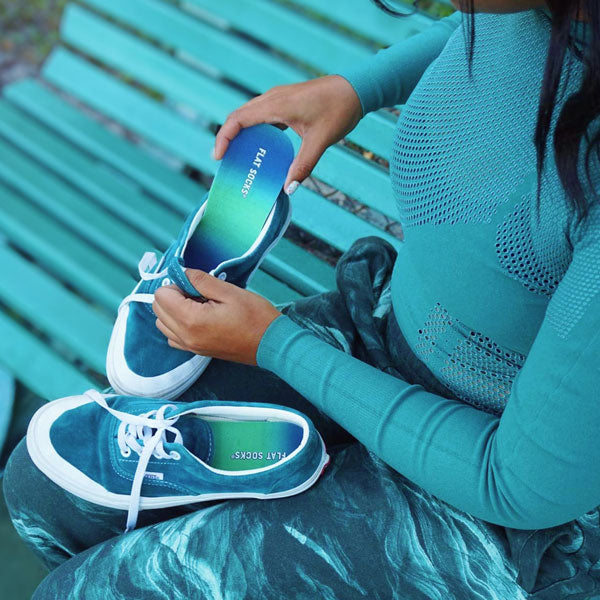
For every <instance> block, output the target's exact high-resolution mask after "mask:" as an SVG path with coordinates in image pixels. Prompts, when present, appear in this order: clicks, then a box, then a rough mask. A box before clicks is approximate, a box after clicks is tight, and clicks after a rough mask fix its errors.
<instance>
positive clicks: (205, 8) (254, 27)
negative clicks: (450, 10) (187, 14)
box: [92, 0, 372, 73]
mask: <svg viewBox="0 0 600 600" xmlns="http://www.w3.org/2000/svg"><path fill="white" fill-rule="evenodd" d="M92 1H93V2H94V3H95V4H98V3H100V2H102V0H92ZM109 1H111V2H114V1H115V0H109ZM186 5H189V6H191V7H195V8H200V9H202V12H204V13H206V14H210V15H215V16H217V17H219V18H220V19H223V20H224V21H226V22H227V23H228V24H230V25H231V26H233V27H235V28H236V29H237V30H239V31H241V32H243V33H244V34H246V35H250V36H252V37H254V38H256V39H259V40H260V41H261V42H263V43H264V44H266V45H268V46H269V47H271V48H277V49H278V50H281V51H283V52H285V53H286V54H287V55H289V56H292V57H294V58H297V59H299V60H301V61H302V62H304V63H307V64H309V65H311V66H312V67H314V68H316V69H318V70H319V71H321V72H323V73H329V72H331V71H334V70H338V69H347V68H348V67H352V66H353V65H354V64H355V63H356V62H358V61H362V60H365V59H366V58H368V57H369V56H370V55H371V54H372V50H371V48H369V47H368V46H366V45H364V44H363V43H362V42H360V41H357V40H356V39H352V38H350V37H349V36H346V35H343V34H342V33H340V32H339V31H336V30H335V29H333V28H332V27H329V26H327V25H326V24H323V23H319V22H317V21H314V20H313V19H309V18H307V17H305V16H304V15H302V14H299V13H298V12H296V11H293V10H289V8H287V7H284V6H281V5H279V4H275V3H272V2H269V1H265V0H244V2H239V0H219V2H214V1H213V0H186V2H185V4H184V8H185V6H186Z"/></svg>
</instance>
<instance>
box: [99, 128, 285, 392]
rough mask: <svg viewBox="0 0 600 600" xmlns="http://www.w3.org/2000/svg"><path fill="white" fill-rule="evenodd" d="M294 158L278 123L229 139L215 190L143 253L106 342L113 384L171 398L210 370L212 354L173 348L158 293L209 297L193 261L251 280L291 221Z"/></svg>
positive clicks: (242, 282)
mask: <svg viewBox="0 0 600 600" xmlns="http://www.w3.org/2000/svg"><path fill="white" fill-rule="evenodd" d="M257 130H258V131H257ZM257 148H258V149H257ZM268 159H270V162H269V160H268ZM292 159H293V147H292V145H291V142H290V141H289V139H288V138H287V136H286V135H285V134H284V133H283V132H282V131H281V130H279V129H278V128H276V127H273V126H271V125H257V126H255V127H250V128H247V129H243V130H242V131H241V132H240V134H238V136H236V138H235V139H234V140H233V141H232V142H231V144H230V146H229V148H228V150H227V153H226V155H225V157H224V158H223V162H222V164H221V165H220V167H219V170H218V172H217V175H216V177H215V180H214V182H213V185H212V186H211V189H210V191H209V193H208V194H207V195H206V196H205V197H204V199H203V201H202V203H201V205H200V206H199V207H198V208H197V209H196V210H195V211H193V212H192V213H191V214H190V215H189V217H188V218H187V220H186V222H185V224H184V226H183V228H182V229H181V232H180V234H179V237H178V239H177V240H176V241H175V242H174V243H173V244H172V245H171V246H170V248H169V249H168V250H167V251H166V252H165V254H164V255H163V257H162V258H161V260H160V262H159V261H158V260H157V258H156V255H155V254H154V253H151V252H149V253H146V254H145V255H144V256H143V258H142V260H141V261H140V264H139V273H140V281H139V283H138V284H137V286H136V287H135V289H134V290H133V292H132V293H131V294H130V295H129V296H127V297H126V298H125V299H124V300H123V302H122V303H121V306H120V307H119V311H118V316H117V320H116V323H115V326H114V329H113V332H112V336H111V340H110V343H109V347H108V353H107V358H106V373H107V376H108V379H109V381H110V384H111V385H112V387H113V388H114V390H115V391H117V392H118V393H120V394H125V395H130V396H145V397H153V398H163V399H172V398H175V397H177V396H179V395H180V394H182V393H183V392H184V391H185V390H186V389H187V388H188V387H190V386H191V385H192V384H193V383H194V381H196V379H197V378H198V377H199V376H200V375H201V374H202V372H203V371H204V370H205V369H206V367H207V366H208V363H209V362H210V358H209V357H206V356H200V355H197V354H192V353H190V352H184V351H182V350H177V349H175V348H172V347H171V346H169V344H168V340H167V338H166V337H165V336H164V335H163V334H162V333H161V332H160V331H159V330H158V329H157V328H156V324H155V321H156V316H155V314H154V312H153V310H152V306H151V305H152V302H153V301H154V293H155V292H156V290H157V289H158V288H159V287H160V286H162V285H170V284H175V285H177V286H178V287H179V288H180V289H181V290H182V291H183V292H185V293H186V294H187V295H189V296H191V297H195V298H198V299H199V300H200V301H203V300H205V298H204V297H203V296H202V295H201V294H200V293H199V292H198V291H197V290H196V289H195V288H194V286H193V285H192V284H191V283H190V281H189V279H188V277H187V276H186V269H187V268H193V269H202V270H203V271H206V272H208V273H210V274H211V275H214V276H215V277H218V278H220V279H226V280H227V281H228V282H230V283H233V284H235V285H237V286H239V287H242V288H244V287H246V286H247V284H248V281H249V280H250V278H251V277H252V275H253V274H254V273H255V272H256V270H257V269H258V267H259V265H260V264H261V262H262V260H263V259H264V258H265V256H266V255H267V253H268V252H269V251H270V250H271V249H272V248H273V247H274V246H275V244H276V243H277V242H278V241H279V240H280V239H281V237H282V236H283V234H284V233H285V230H286V229H287V226H288V224H289V222H290V218H291V204H290V201H289V198H288V196H287V195H286V194H285V193H284V192H283V191H282V190H281V188H282V185H283V182H284V179H285V176H286V174H287V169H288V168H289V164H290V163H291V161H292ZM258 165H260V166H258Z"/></svg>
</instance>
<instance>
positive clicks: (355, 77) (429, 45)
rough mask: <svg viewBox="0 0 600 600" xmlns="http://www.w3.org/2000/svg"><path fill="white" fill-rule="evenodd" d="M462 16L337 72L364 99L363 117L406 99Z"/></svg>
mask: <svg viewBox="0 0 600 600" xmlns="http://www.w3.org/2000/svg"><path fill="white" fill-rule="evenodd" d="M461 17H462V13H461V12H458V11H456V12H455V13H453V14H452V15H450V16H449V17H445V18H443V19H440V20H439V21H437V22H436V23H435V24H434V25H432V26H431V27H429V28H427V29H426V30H425V31H422V32H421V33H419V34H417V35H414V36H412V37H410V38H408V39H405V40H402V41H400V42H398V43H396V44H394V45H393V46H390V47H389V48H385V49H383V50H380V51H379V52H378V53H377V54H375V55H374V56H372V57H371V58H369V59H368V60H366V61H364V62H362V63H360V64H359V65H357V66H356V67H354V68H352V69H345V70H343V71H336V72H335V73H334V74H335V75H341V76H342V77H344V78H345V79H347V80H348V81H349V82H350V84H351V85H352V87H353V88H354V91H355V92H356V93H357V95H358V97H359V98H360V102H361V105H362V111H363V116H364V115H366V114H367V113H368V112H371V111H373V110H377V109H378V108H383V107H384V106H394V105H395V104H404V102H406V99H407V98H408V96H409V95H410V93H411V92H412V91H413V89H414V88H415V86H416V85H417V83H418V81H419V79H420V78H421V76H422V75H423V73H424V72H425V70H426V69H427V67H428V66H429V65H430V64H431V63H432V62H433V61H434V60H435V59H436V58H437V57H438V56H439V54H440V52H441V51H442V49H443V48H444V46H445V45H446V42H447V41H448V38H449V37H450V35H451V34H452V33H453V32H454V30H455V29H456V28H457V27H458V26H459V25H460V22H461Z"/></svg>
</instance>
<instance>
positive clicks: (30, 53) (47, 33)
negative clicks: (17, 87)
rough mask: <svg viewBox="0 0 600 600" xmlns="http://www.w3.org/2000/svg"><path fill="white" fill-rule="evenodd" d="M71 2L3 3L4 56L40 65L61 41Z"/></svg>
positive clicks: (0, 43) (0, 48) (0, 35)
mask: <svg viewBox="0 0 600 600" xmlns="http://www.w3.org/2000/svg"><path fill="white" fill-rule="evenodd" d="M66 2H67V0H0V52H4V53H11V54H14V55H16V56H17V57H18V58H20V59H24V60H27V61H29V62H32V63H35V64H38V63H40V62H41V61H42V60H43V59H44V58H45V57H46V55H47V54H48V52H50V49H51V48H52V47H53V46H54V44H56V42H57V41H58V26H59V23H60V17H61V14H62V10H63V8H64V6H65V4H66Z"/></svg>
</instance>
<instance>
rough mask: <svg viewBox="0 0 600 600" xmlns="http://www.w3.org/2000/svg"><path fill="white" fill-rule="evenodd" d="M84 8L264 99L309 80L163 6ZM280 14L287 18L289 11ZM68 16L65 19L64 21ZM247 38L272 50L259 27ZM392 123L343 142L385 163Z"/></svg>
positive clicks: (373, 118) (116, 1) (378, 119)
mask: <svg viewBox="0 0 600 600" xmlns="http://www.w3.org/2000/svg"><path fill="white" fill-rule="evenodd" d="M87 3H88V4H90V5H93V6H94V8H96V9H97V10H100V11H102V12H103V13H105V14H107V15H109V16H110V17H112V18H115V19H117V20H119V21H121V22H123V23H125V24H126V25H129V26H131V27H135V28H136V29H141V30H142V31H143V32H144V33H145V34H146V35H149V36H151V37H152V38H154V39H156V40H157V41H158V42H160V43H161V44H164V45H166V46H169V47H173V48H175V49H177V50H178V51H179V53H180V56H181V57H183V58H185V57H190V58H192V59H193V60H194V61H195V62H200V63H201V64H203V65H206V66H208V67H209V68H210V69H211V70H214V69H216V70H217V71H218V72H220V73H222V74H223V75H224V76H225V77H227V78H229V79H231V80H233V81H236V82H238V83H240V84H241V85H243V86H245V87H247V88H248V89H250V90H253V91H254V92H255V93H257V94H259V93H263V92H265V91H267V90H268V89H269V88H271V87H273V86H275V85H281V84H285V83H296V82H298V81H304V80H305V79H307V78H309V75H308V73H307V72H306V71H303V70H300V69H298V68H297V67H294V66H292V65H290V64H288V63H287V62H286V61H284V60H283V59H281V58H280V57H279V56H277V55H275V54H273V53H271V52H269V51H268V50H263V49H260V48H257V47H256V46H255V45H253V44H251V43H249V42H247V41H246V40H242V39H240V38H238V37H236V36H233V35H232V34H231V32H228V31H221V30H219V29H215V28H213V27H210V26H208V25H206V24H205V23H202V22H200V21H198V20H196V19H192V18H190V17H188V16H185V15H183V14H182V12H181V11H180V10H177V9H176V8H175V7H172V6H169V5H167V4H165V3H164V2H158V1H156V0H151V1H150V2H147V1H146V0H129V1H128V2H121V1H120V0H87ZM254 5H255V6H256V8H257V10H259V11H262V10H269V11H273V10H274V9H276V10H278V11H281V10H282V9H281V8H279V7H276V6H274V5H271V4H269V3H266V2H264V0H261V1H260V2H254ZM210 6H211V10H212V11H213V14H214V11H218V14H219V16H221V17H222V16H229V17H232V15H234V14H236V12H237V8H240V7H246V3H245V2H244V4H238V2H237V0H235V2H231V1H228V2H226V3H225V4H223V5H222V6H223V7H222V8H220V7H221V3H211V5H210ZM269 7H270V8H269ZM69 10H71V9H69ZM244 10H245V8H244ZM284 12H286V13H289V11H284ZM69 14H70V13H67V15H69ZM267 14H269V13H267ZM289 14H291V15H292V16H293V19H292V21H293V22H294V23H296V22H297V21H301V20H302V19H303V17H302V16H301V15H298V14H294V13H289ZM64 27H65V25H63V32H64ZM274 31H275V33H276V36H275V37H276V39H275V42H274V43H275V45H276V43H277V39H279V38H280V37H282V38H283V39H286V37H287V31H281V32H279V31H278V30H277V29H275V30H274ZM251 33H252V35H253V36H255V37H256V39H258V40H260V41H261V42H264V43H266V44H268V45H271V44H273V41H272V40H271V39H270V37H271V36H270V35H269V32H268V31H267V30H266V29H265V28H264V24H263V26H261V27H254V28H253V29H252V30H251ZM305 47H306V48H309V47H310V45H299V46H298V52H297V53H296V54H295V56H296V57H297V58H302V56H303V54H302V53H303V52H305V51H306V50H305ZM367 55H368V54H367ZM120 58H121V59H122V58H123V57H120ZM309 62H310V61H309ZM336 70H339V67H337V68H336V66H335V65H334V64H330V65H329V67H328V68H327V69H324V71H325V72H333V71H336ZM194 97H196V96H194ZM233 108H237V105H235V104H234V105H233ZM382 113H383V116H382ZM394 122H395V119H392V121H391V122H390V119H389V115H388V114H386V113H385V112H384V111H379V112H376V113H370V114H368V115H366V116H365V118H364V119H362V121H361V123H360V124H359V126H358V127H357V128H356V129H355V130H354V131H352V132H350V133H349V134H348V136H347V139H349V140H350V141H353V142H354V143H356V144H359V145H362V146H364V147H365V148H367V149H369V150H372V151H373V152H375V154H377V155H379V156H382V157H384V158H386V159H387V158H389V154H390V151H391V147H392V146H391V138H392V135H393V131H394ZM386 130H387V131H386ZM382 134H383V135H382Z"/></svg>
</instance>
